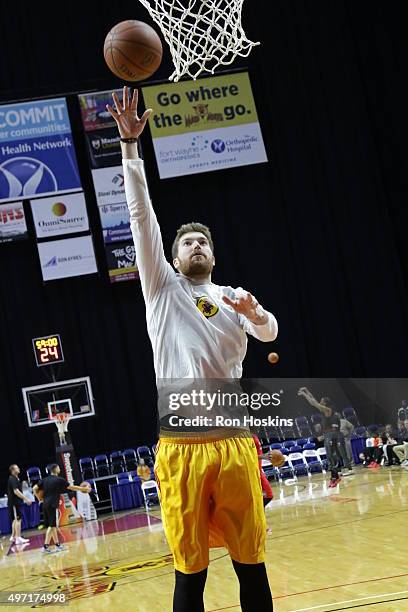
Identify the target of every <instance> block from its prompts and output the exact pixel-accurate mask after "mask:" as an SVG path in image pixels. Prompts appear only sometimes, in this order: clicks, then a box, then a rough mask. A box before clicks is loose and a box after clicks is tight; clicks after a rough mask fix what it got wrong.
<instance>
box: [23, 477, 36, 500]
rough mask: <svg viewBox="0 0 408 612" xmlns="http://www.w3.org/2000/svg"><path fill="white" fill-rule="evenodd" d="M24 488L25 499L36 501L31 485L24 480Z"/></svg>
mask: <svg viewBox="0 0 408 612" xmlns="http://www.w3.org/2000/svg"><path fill="white" fill-rule="evenodd" d="M21 484H22V486H23V495H24V497H26V498H27V499H29V500H30V501H32V502H33V501H35V497H34V495H33V490H32V488H31V487H30V485H29V484H28V482H27V481H26V480H23V482H22V483H21Z"/></svg>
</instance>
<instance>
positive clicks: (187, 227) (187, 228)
mask: <svg viewBox="0 0 408 612" xmlns="http://www.w3.org/2000/svg"><path fill="white" fill-rule="evenodd" d="M189 232H201V233H202V234H204V236H205V237H206V238H207V240H208V243H209V245H210V248H211V250H212V252H213V253H214V243H213V240H212V237H211V232H210V229H209V228H208V227H207V226H206V225H203V224H202V223H199V222H198V221H191V223H184V225H182V226H181V227H179V229H178V230H177V234H176V237H175V239H174V242H173V246H172V247H171V254H172V256H173V259H175V258H176V257H177V253H178V245H179V241H180V238H181V237H182V236H184V234H188V233H189Z"/></svg>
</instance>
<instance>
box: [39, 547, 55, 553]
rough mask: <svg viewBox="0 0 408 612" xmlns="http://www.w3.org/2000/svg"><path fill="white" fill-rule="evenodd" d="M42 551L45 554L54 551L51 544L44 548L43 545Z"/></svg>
mask: <svg viewBox="0 0 408 612" xmlns="http://www.w3.org/2000/svg"><path fill="white" fill-rule="evenodd" d="M41 552H42V553H44V555H52V553H53V552H54V551H53V550H52V548H50V547H49V546H47V548H44V546H43V547H42V549H41Z"/></svg>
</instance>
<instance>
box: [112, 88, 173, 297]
mask: <svg viewBox="0 0 408 612" xmlns="http://www.w3.org/2000/svg"><path fill="white" fill-rule="evenodd" d="M112 97H113V101H114V104H115V107H116V110H115V109H114V108H113V107H112V106H110V105H109V104H108V105H107V109H108V111H109V112H110V114H111V115H112V117H113V118H114V119H115V121H116V124H117V126H118V129H119V134H120V137H121V147H122V156H123V171H124V180H125V190H126V200H127V204H128V208H129V213H130V225H131V229H132V235H133V240H134V243H135V249H136V263H137V266H138V269H139V275H140V281H141V284H142V290H143V294H144V296H145V300H146V301H151V300H153V299H154V297H155V296H156V295H157V293H158V292H159V291H160V289H162V287H164V285H165V284H166V283H167V282H169V281H170V280H171V279H172V278H173V277H174V275H175V272H174V271H173V269H172V268H171V266H170V264H169V263H168V262H167V260H166V258H165V256H164V250H163V243H162V238H161V233H160V227H159V224H158V222H157V219H156V215H155V213H154V210H153V207H152V204H151V202H150V197H149V192H148V189H147V183H146V177H145V172H144V164H143V160H142V159H140V157H139V153H138V148H137V139H138V138H139V136H140V134H141V133H142V132H143V130H144V128H145V125H146V122H147V120H148V118H149V116H150V114H151V112H152V110H151V109H147V110H146V111H145V112H144V113H143V115H142V116H141V117H140V118H139V116H138V114H137V99H138V93H137V90H136V89H135V90H134V91H133V96H132V98H131V97H130V95H129V90H128V88H127V87H126V86H125V87H124V88H123V99H122V102H120V100H119V98H118V96H117V95H116V93H113V94H112Z"/></svg>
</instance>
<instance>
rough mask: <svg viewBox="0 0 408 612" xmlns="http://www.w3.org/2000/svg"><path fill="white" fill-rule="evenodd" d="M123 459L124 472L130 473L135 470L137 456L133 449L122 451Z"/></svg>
mask: <svg viewBox="0 0 408 612" xmlns="http://www.w3.org/2000/svg"><path fill="white" fill-rule="evenodd" d="M122 454H123V457H124V460H125V466H126V470H127V471H128V472H131V471H132V470H135V469H136V468H137V456H136V451H135V449H134V448H126V449H125V450H124V451H123V453H122Z"/></svg>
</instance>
